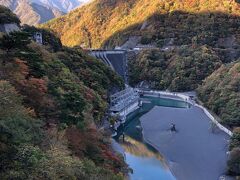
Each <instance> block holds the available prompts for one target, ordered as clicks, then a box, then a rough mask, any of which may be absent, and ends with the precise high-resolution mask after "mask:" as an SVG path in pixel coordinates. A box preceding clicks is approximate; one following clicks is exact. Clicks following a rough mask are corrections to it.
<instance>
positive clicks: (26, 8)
mask: <svg viewBox="0 0 240 180" xmlns="http://www.w3.org/2000/svg"><path fill="white" fill-rule="evenodd" d="M0 5H3V6H6V7H8V8H9V9H11V10H12V11H13V12H14V13H15V14H17V16H18V17H19V18H20V20H21V23H22V24H29V25H36V24H40V23H44V22H46V21H49V20H50V19H53V18H55V17H59V16H61V15H63V14H64V13H63V12H61V11H60V10H58V9H57V8H55V7H50V6H47V5H44V4H37V3H35V2H33V1H31V0H0Z"/></svg>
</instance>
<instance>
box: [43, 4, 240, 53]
mask: <svg viewBox="0 0 240 180" xmlns="http://www.w3.org/2000/svg"><path fill="white" fill-rule="evenodd" d="M175 11H181V12H183V13H190V14H193V15H184V16H181V15H174V12H175ZM199 13H200V14H199ZM215 13H224V14H219V15H215ZM194 14H199V17H195V16H198V15H194ZM239 14H240V5H239V4H238V3H236V2H235V1H234V0H224V1H220V0H218V1H215V0H194V1H192V0H186V1H180V0H166V1H158V0H155V1H151V2H150V1H148V0H129V1H124V0H115V1H109V0H96V1H94V2H92V3H90V4H89V5H86V6H84V7H82V8H79V9H77V10H75V11H73V12H71V13H70V14H68V15H65V16H63V17H61V18H58V19H55V20H52V21H50V22H48V23H47V24H46V25H44V27H46V28H50V29H52V30H54V31H55V32H56V33H57V34H58V35H59V36H60V37H61V39H62V41H63V44H64V45H68V46H75V45H83V46H86V47H90V46H91V47H93V48H97V47H101V46H103V45H104V44H105V43H106V41H107V40H108V39H109V38H110V37H111V36H113V35H114V34H115V33H117V32H120V31H124V34H129V32H131V33H133V32H134V31H133V30H132V29H134V30H137V31H135V32H136V33H139V30H140V29H141V27H142V24H143V23H144V22H145V21H146V20H147V19H148V18H151V17H152V16H153V15H160V16H161V15H164V16H162V17H161V19H160V20H157V22H159V21H160V22H161V21H164V20H165V18H167V19H168V20H169V19H171V20H172V21H173V22H171V21H167V22H165V28H167V25H168V24H167V23H170V24H171V23H174V22H175V23H179V25H178V26H179V27H178V26H174V27H173V28H171V29H172V31H173V33H174V31H176V30H177V29H184V28H185V29H186V28H187V27H184V26H190V27H191V28H193V25H194V24H195V22H194V21H198V22H197V23H196V25H198V24H201V23H202V24H203V25H205V24H208V23H214V21H215V19H216V18H217V19H219V18H220V19H219V20H217V21H216V22H217V23H218V24H221V18H222V20H223V23H224V19H225V18H224V16H228V15H232V16H233V20H230V21H227V22H228V23H230V24H232V21H235V20H234V17H236V16H237V15H239ZM175 16H177V17H178V19H177V20H174V18H171V17H175ZM181 17H182V18H183V19H181ZM187 20H188V21H187ZM181 21H182V22H184V23H181ZM186 21H187V22H186ZM192 23H193V24H192ZM233 23H234V22H233ZM235 23H236V22H235ZM154 26H155V25H154V24H148V22H146V27H145V28H143V29H142V31H141V33H144V32H146V31H148V32H152V31H153V32H155V31H161V29H156V28H154ZM191 28H189V29H188V30H190V31H191ZM171 29H169V30H170V31H171ZM192 31H193V30H192ZM226 31H231V30H230V29H228V30H226ZM184 33H186V34H188V32H187V31H186V32H184ZM124 34H120V35H118V36H117V37H114V39H115V40H114V43H113V42H112V44H111V45H119V44H121V43H123V42H124V41H125V40H126V38H124ZM203 35H205V34H203ZM148 36H149V35H148Z"/></svg>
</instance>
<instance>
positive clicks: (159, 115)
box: [118, 97, 229, 180]
mask: <svg viewBox="0 0 240 180" xmlns="http://www.w3.org/2000/svg"><path fill="white" fill-rule="evenodd" d="M143 101H144V102H145V103H143V106H142V107H141V108H140V109H138V110H137V111H135V112H133V113H131V114H130V115H128V117H127V122H126V123H125V125H124V126H122V127H121V128H120V129H119V132H118V133H119V135H120V134H122V132H124V133H125V142H122V139H121V138H120V139H119V143H120V145H121V146H122V148H123V149H124V151H125V159H126V162H127V163H128V164H129V166H130V168H132V170H133V173H132V174H130V175H129V176H130V179H132V180H148V179H151V180H155V179H156V180H159V179H160V180H161V179H163V180H173V179H180V180H182V179H183V180H198V179H199V180H200V179H201V180H202V179H204V180H215V179H216V180H217V179H218V178H219V177H220V176H221V175H223V174H224V173H225V170H226V161H227V153H226V152H227V149H228V142H229V136H228V135H227V134H225V133H224V132H222V131H220V130H219V129H215V130H214V131H213V129H211V127H212V124H211V121H210V120H209V119H208V117H207V116H206V115H205V114H204V113H203V111H202V110H200V109H199V108H197V107H195V106H191V105H189V104H188V103H186V102H183V101H179V100H173V99H164V98H157V97H145V98H144V99H143ZM171 123H174V124H176V128H177V132H176V133H174V132H171V131H170V130H169V129H170V124H171ZM141 127H142V128H143V130H142V129H141ZM142 132H143V134H144V136H143V135H142Z"/></svg>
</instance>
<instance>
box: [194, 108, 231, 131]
mask: <svg viewBox="0 0 240 180" xmlns="http://www.w3.org/2000/svg"><path fill="white" fill-rule="evenodd" d="M195 106H197V107H199V108H200V109H202V110H203V112H204V113H205V114H206V115H207V116H208V117H209V119H211V121H212V122H213V123H214V124H216V125H217V127H218V128H219V129H221V130H222V131H224V132H225V133H227V134H228V135H229V136H232V135H233V133H232V131H230V130H229V129H227V128H226V127H224V126H223V125H221V124H220V123H219V122H218V121H217V120H216V119H215V118H214V117H213V116H212V115H211V113H210V112H209V111H208V110H207V109H206V108H205V107H203V106H201V105H199V104H195Z"/></svg>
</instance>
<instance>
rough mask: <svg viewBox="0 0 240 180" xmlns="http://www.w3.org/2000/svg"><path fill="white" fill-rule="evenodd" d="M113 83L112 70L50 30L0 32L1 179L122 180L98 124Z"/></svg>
mask: <svg viewBox="0 0 240 180" xmlns="http://www.w3.org/2000/svg"><path fill="white" fill-rule="evenodd" d="M3 10H4V8H2V7H1V16H0V18H2V17H6V16H3V14H4V12H5V11H3ZM7 14H9V11H6V15H7ZM11 16H12V20H13V21H14V22H16V19H15V18H16V16H14V15H11ZM3 21H4V20H2V19H0V22H3ZM8 21H9V22H11V19H10V18H9V19H8ZM36 31H38V32H39V31H40V32H42V33H43V41H44V45H40V44H37V43H35V42H34V41H33V40H32V35H33V33H34V32H36ZM113 87H117V88H122V87H123V82H122V80H121V79H120V78H119V77H118V76H117V75H116V74H115V73H114V72H113V71H112V70H111V69H110V68H108V67H106V66H105V65H104V64H103V63H101V62H100V61H98V60H96V59H94V58H92V57H89V56H88V55H86V54H85V53H84V52H83V51H82V50H81V49H71V48H65V47H62V45H61V42H60V40H59V39H58V38H56V37H55V36H54V35H53V34H52V33H50V32H48V31H45V30H41V29H35V28H33V27H24V28H23V30H22V31H19V32H14V33H11V34H9V35H7V34H2V35H1V37H0V104H1V105H0V179H100V180H101V179H102V180H112V179H123V172H124V169H125V165H124V162H123V159H122V158H121V157H118V156H117V155H116V154H114V153H113V152H112V150H111V148H110V141H109V137H108V136H106V135H104V134H103V133H102V132H100V131H99V130H98V129H97V128H96V124H99V123H100V121H101V119H102V117H103V115H104V114H105V111H106V108H107V93H108V91H109V90H110V89H111V88H113ZM125 172H126V171H125Z"/></svg>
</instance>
